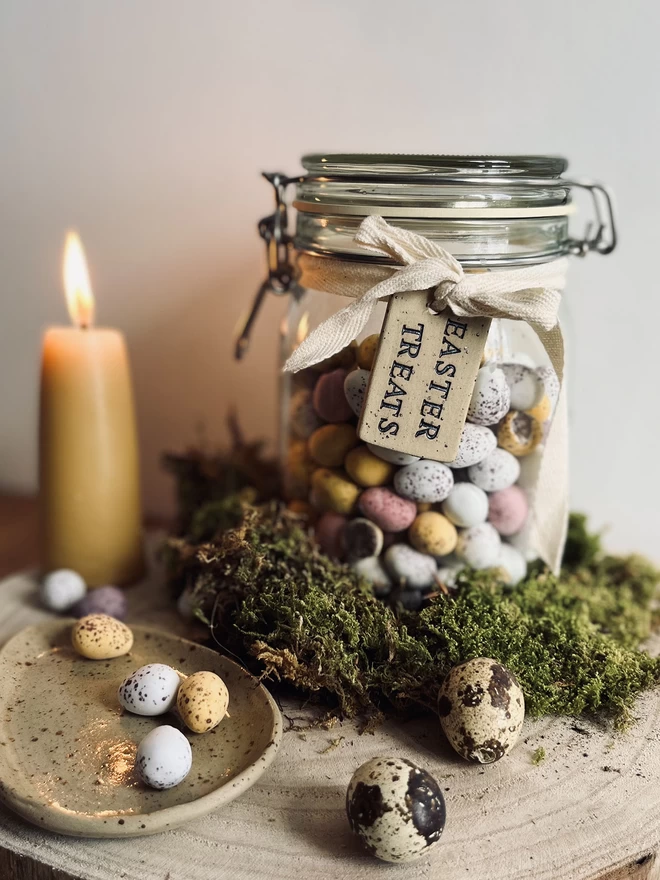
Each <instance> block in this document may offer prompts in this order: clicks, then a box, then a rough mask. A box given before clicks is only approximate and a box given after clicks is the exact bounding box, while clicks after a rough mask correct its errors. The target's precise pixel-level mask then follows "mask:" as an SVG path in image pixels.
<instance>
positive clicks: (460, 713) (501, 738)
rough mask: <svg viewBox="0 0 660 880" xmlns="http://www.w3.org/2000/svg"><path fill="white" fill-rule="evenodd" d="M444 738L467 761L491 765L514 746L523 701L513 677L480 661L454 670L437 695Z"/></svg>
mask: <svg viewBox="0 0 660 880" xmlns="http://www.w3.org/2000/svg"><path fill="white" fill-rule="evenodd" d="M438 714H439V716H440V723H441V725H442V729H443V730H444V732H445V735H446V737H447V739H448V740H449V742H450V743H451V745H452V746H453V748H454V749H455V750H456V751H457V752H458V754H459V755H460V756H461V757H462V758H465V759H466V760H468V761H475V762H477V763H479V764H492V763H493V761H499V759H500V758H502V757H503V756H504V755H506V754H507V752H510V751H511V749H512V748H513V747H514V745H515V744H516V742H517V740H518V737H519V736H520V731H521V728H522V724H523V720H524V718H525V698H524V696H523V692H522V691H521V689H520V685H519V684H518V681H517V680H516V677H515V676H514V675H513V674H512V673H511V672H509V670H508V669H505V667H504V666H502V664H501V663H498V662H497V660H492V659H491V658H489V657H478V658H476V659H475V660H468V661H467V662H466V663H461V664H460V665H459V666H455V667H454V668H453V669H452V670H451V671H450V672H449V674H448V675H447V677H446V678H445V680H444V681H443V683H442V687H441V688H440V694H439V696H438Z"/></svg>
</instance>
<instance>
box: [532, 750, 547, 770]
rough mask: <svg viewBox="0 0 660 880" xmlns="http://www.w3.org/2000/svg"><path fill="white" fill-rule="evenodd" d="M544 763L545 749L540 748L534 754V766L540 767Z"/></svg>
mask: <svg viewBox="0 0 660 880" xmlns="http://www.w3.org/2000/svg"><path fill="white" fill-rule="evenodd" d="M543 761H545V749H544V748H543V746H539V748H538V749H535V750H534V752H533V754H532V764H534V765H535V766H537V767H538V765H539V764H541V763H542V762H543Z"/></svg>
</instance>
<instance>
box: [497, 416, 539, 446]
mask: <svg viewBox="0 0 660 880" xmlns="http://www.w3.org/2000/svg"><path fill="white" fill-rule="evenodd" d="M497 442H498V444H499V445H500V446H501V447H502V449H506V451H507V452H510V453H511V455H515V456H516V457H517V458H522V457H523V456H525V455H529V454H530V452H533V451H534V450H535V449H536V447H537V446H539V445H540V444H541V443H542V442H543V425H542V424H541V422H539V421H537V419H535V418H534V417H533V416H530V415H529V413H524V412H517V411H516V410H514V409H512V410H511V412H509V413H508V414H507V415H506V417H505V418H504V419H503V421H502V423H501V425H500V426H499V428H498V431H497Z"/></svg>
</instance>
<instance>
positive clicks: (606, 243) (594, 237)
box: [566, 178, 617, 257]
mask: <svg viewBox="0 0 660 880" xmlns="http://www.w3.org/2000/svg"><path fill="white" fill-rule="evenodd" d="M566 183H568V185H569V186H576V187H580V188H581V189H585V190H587V192H588V193H589V195H590V196H591V201H592V203H593V206H594V213H595V215H596V221H595V223H593V222H592V223H588V224H587V228H586V230H585V236H584V238H582V239H580V238H571V239H569V242H568V252H569V253H570V254H574V255H575V256H578V257H586V255H587V254H588V253H590V252H591V251H596V252H597V253H599V254H603V255H605V254H611V253H612V251H613V250H614V248H615V247H616V243H617V231H616V223H615V220H614V197H613V195H612V192H611V191H610V189H609V188H608V187H607V186H605V184H602V183H596V181H594V180H588V179H585V178H580V179H577V180H567V181H566Z"/></svg>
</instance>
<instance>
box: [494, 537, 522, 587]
mask: <svg viewBox="0 0 660 880" xmlns="http://www.w3.org/2000/svg"><path fill="white" fill-rule="evenodd" d="M496 568H497V569H499V572H500V574H501V576H502V580H503V581H504V583H505V584H506V585H507V586H509V587H515V585H516V584H519V583H520V581H522V580H523V579H524V578H525V576H526V575H527V562H526V561H525V557H524V556H523V555H522V553H521V552H520V550H516V548H515V547H512V546H511V544H505V543H502V546H501V547H500V555H499V557H498V560H497V565H496Z"/></svg>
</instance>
